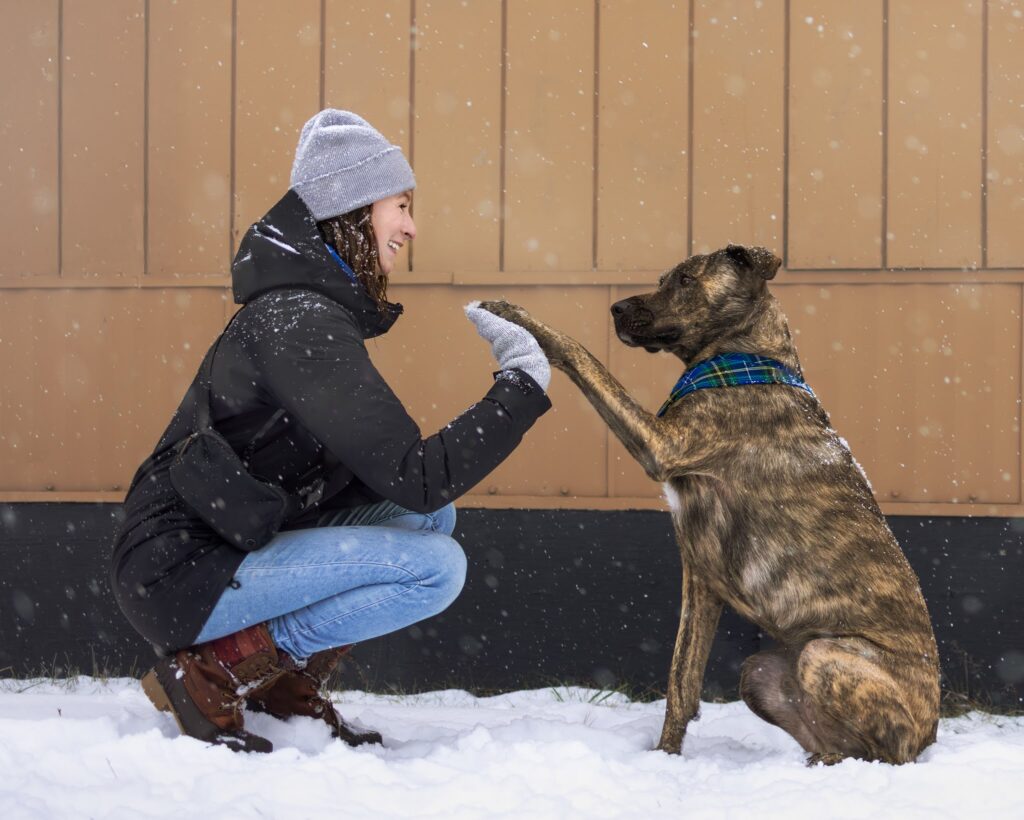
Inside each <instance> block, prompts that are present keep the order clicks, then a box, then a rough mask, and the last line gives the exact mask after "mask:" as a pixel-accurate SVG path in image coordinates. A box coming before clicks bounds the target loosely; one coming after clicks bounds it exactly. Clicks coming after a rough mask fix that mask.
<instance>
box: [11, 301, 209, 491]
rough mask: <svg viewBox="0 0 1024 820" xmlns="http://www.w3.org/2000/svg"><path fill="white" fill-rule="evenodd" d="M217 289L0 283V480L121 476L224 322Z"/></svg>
mask: <svg viewBox="0 0 1024 820" xmlns="http://www.w3.org/2000/svg"><path fill="white" fill-rule="evenodd" d="M223 299H224V294H223V293H222V292H221V291H220V290H219V289H184V288H174V289H168V290H160V289H156V288H142V289H136V288H119V289H114V290H108V289H99V288H88V289H85V288H78V289H73V290H10V291H7V292H5V294H4V299H2V300H0V327H3V328H4V329H5V332H4V333H3V334H2V335H0V380H2V382H3V384H5V385H8V386H9V387H10V388H11V389H10V390H6V391H3V392H0V430H2V431H3V434H2V435H0V464H4V465H5V468H6V467H7V465H10V467H9V468H7V469H4V470H2V471H0V490H15V491H42V490H47V489H54V490H56V491H67V492H75V491H103V490H108V491H109V490H114V489H115V488H116V489H125V488H127V485H128V482H129V481H130V480H131V478H132V475H133V474H134V473H135V470H136V468H137V467H138V466H139V464H140V463H141V462H142V460H143V458H145V457H146V456H147V455H148V454H149V453H150V452H151V451H152V449H153V446H154V445H155V444H156V442H157V439H158V438H159V436H160V434H161V433H162V432H163V430H164V427H165V426H166V425H167V423H168V422H169V421H170V418H171V413H172V412H173V410H174V408H175V407H176V406H177V405H178V403H179V402H180V401H181V398H182V396H183V395H184V393H185V390H186V389H187V388H188V385H189V383H190V382H191V381H192V378H193V377H194V376H195V373H196V369H197V368H198V366H199V362H200V360H201V359H202V356H203V354H205V352H206V350H207V348H208V346H209V345H210V343H211V342H212V341H213V338H214V337H215V336H216V334H217V332H219V330H220V329H221V328H222V327H223V321H222V313H221V311H222V304H223ZM41 339H46V340H48V342H47V343H46V344H40V343H39V340H41Z"/></svg>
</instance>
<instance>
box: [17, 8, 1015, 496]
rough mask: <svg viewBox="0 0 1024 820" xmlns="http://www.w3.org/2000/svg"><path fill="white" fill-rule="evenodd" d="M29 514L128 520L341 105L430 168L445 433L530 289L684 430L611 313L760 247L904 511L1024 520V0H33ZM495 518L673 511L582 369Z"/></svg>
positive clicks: (423, 407) (24, 235)
mask: <svg viewBox="0 0 1024 820" xmlns="http://www.w3.org/2000/svg"><path fill="white" fill-rule="evenodd" d="M0 19H2V20H3V27H2V33H0V38H2V48H0V76H3V77H4V82H3V83H2V84H0V158H2V162H0V240H2V253H0V500H8V501H9V500H27V501H32V500H97V499H99V500H117V499H120V498H121V497H122V495H123V491H124V489H125V487H126V486H127V483H128V481H129V480H130V478H131V476H132V473H133V472H134V469H135V467H136V466H137V464H138V463H139V462H140V461H141V460H142V458H143V457H144V456H146V455H147V454H148V453H149V451H150V450H151V448H152V446H153V444H154V443H155V441H156V439H157V437H158V436H159V434H160V433H161V431H162V430H163V427H164V425H165V423H166V422H167V420H168V418H169V416H170V413H171V411H172V409H173V408H174V406H175V405H176V403H177V402H178V400H179V399H180V397H181V395H182V393H183V391H184V389H185V387H186V386H187V384H188V382H189V381H190V380H191V378H192V376H193V374H194V372H195V368H196V367H197V365H198V362H199V360H200V358H201V356H202V354H203V353H204V351H205V350H206V348H207V346H208V345H209V343H210V342H211V340H212V339H213V338H214V337H215V335H216V334H217V332H218V331H219V330H220V328H221V327H222V326H223V324H224V322H225V319H226V317H227V316H228V315H229V314H230V311H231V310H232V305H231V303H230V291H229V289H228V286H229V278H228V276H227V271H228V265H229V262H230V259H231V256H232V252H233V249H234V248H235V246H236V243H237V240H238V238H239V237H240V235H241V233H242V232H244V230H245V229H246V227H247V226H248V225H249V224H250V223H251V222H253V221H254V220H256V219H257V218H258V217H259V216H260V215H261V214H262V213H263V212H264V211H265V210H266V209H267V208H269V206H270V205H272V204H273V203H274V202H275V201H276V200H277V199H278V198H279V197H280V196H281V194H282V193H283V192H284V190H285V188H286V186H287V184H288V174H289V169H290V164H291V156H292V151H293V149H294V144H295V140H296V137H297V134H298V131H299V129H300V127H301V125H302V123H303V122H304V121H305V120H306V119H307V118H308V117H309V116H311V115H312V114H313V113H315V112H316V111H317V110H318V109H319V108H320V107H322V106H324V105H331V106H335V107H343V108H350V109H353V110H355V111H358V112H360V113H362V114H363V115H364V116H366V117H367V118H368V119H369V120H370V121H371V122H373V123H374V124H375V125H377V127H378V128H380V129H381V130H382V131H383V132H384V133H385V134H387V135H388V136H389V137H390V138H391V139H392V140H393V141H396V142H398V143H400V144H402V145H403V146H404V148H405V149H406V151H407V153H408V155H409V157H410V159H411V161H412V163H413V165H414V167H415V169H416V173H417V178H418V183H419V185H418V188H417V192H416V202H415V208H414V210H415V217H416V220H417V224H418V227H419V232H420V233H419V237H418V238H417V239H416V241H415V242H414V243H413V247H412V250H411V258H410V259H409V260H408V264H407V265H406V264H404V265H403V270H402V271H400V272H398V273H396V275H395V276H394V278H393V281H394V287H393V293H394V294H396V295H397V297H398V298H399V299H400V300H402V301H404V302H405V303H406V307H407V314H406V316H405V317H403V319H402V320H401V322H399V324H398V325H397V326H396V328H395V329H394V331H393V332H392V333H390V334H389V335H388V336H387V337H385V338H383V339H382V340H380V341H378V342H374V343H371V352H372V355H373V356H374V358H375V359H376V360H377V361H378V364H379V366H380V368H381V369H382V371H383V372H384V373H385V374H386V375H387V376H388V377H389V379H390V380H391V381H392V383H393V385H394V386H395V388H396V390H397V391H398V393H399V395H400V396H401V397H402V398H403V399H404V400H405V401H406V403H407V405H408V406H409V408H410V410H411V412H412V413H413V415H414V416H415V417H417V418H418V420H419V421H420V422H421V424H422V427H423V430H424V432H425V433H430V432H433V431H434V430H435V429H437V428H438V427H440V426H441V425H443V424H444V423H446V422H447V421H448V420H449V419H450V418H452V417H453V416H455V415H456V414H457V413H458V412H460V411H461V410H462V409H463V408H464V407H465V406H467V405H468V404H469V403H471V402H472V401H474V400H476V399H477V398H479V396H480V395H482V393H483V392H484V391H485V390H486V389H487V386H488V384H489V382H490V375H489V374H490V371H491V369H492V363H491V361H490V357H489V352H488V350H487V347H486V345H484V344H483V343H482V342H481V341H480V340H479V339H478V338H477V337H476V335H475V332H474V331H473V329H472V327H471V326H470V325H469V324H468V323H467V322H466V321H465V319H464V318H463V316H462V313H461V305H463V304H464V303H465V302H467V301H469V300H470V299H477V298H488V297H494V296H499V295H501V296H504V297H506V298H509V299H512V300H515V301H517V302H520V303H521V304H523V305H525V306H527V307H528V308H530V309H531V310H532V311H533V312H534V313H536V314H537V315H538V316H539V317H541V318H543V319H545V320H547V321H549V322H550V323H551V324H553V325H555V326H557V327H559V328H561V329H564V330H566V331H568V332H570V333H572V334H574V335H576V336H577V337H578V338H579V339H581V340H582V341H583V342H584V343H585V344H586V345H587V346H588V347H590V349H591V350H593V351H594V352H595V353H596V355H598V357H599V358H601V359H602V360H605V361H607V362H609V363H610V365H611V367H612V369H613V371H614V372H615V373H616V374H618V375H619V376H620V377H621V378H622V379H623V381H624V382H625V383H626V384H627V385H628V386H629V387H630V388H631V389H632V390H633V391H634V392H635V393H636V395H638V396H639V397H640V398H641V399H642V401H643V402H644V403H645V404H646V405H647V406H648V407H650V408H652V409H654V408H656V407H657V406H658V404H660V402H661V400H662V398H663V396H664V395H665V394H666V392H667V391H668V389H669V388H670V386H671V385H672V383H673V382H674V380H675V378H676V377H677V375H678V373H677V370H678V368H677V366H676V364H675V363H674V362H675V360H673V359H670V358H668V357H665V356H650V355H648V354H645V353H643V352H639V351H636V350H630V349H627V348H625V347H623V346H622V345H620V344H619V343H618V342H617V341H615V340H614V337H613V336H612V335H611V334H610V327H611V324H610V321H609V316H608V307H609V305H610V304H611V303H612V302H614V301H616V300H618V299H620V298H623V297H624V296H626V295H628V294H631V293H635V292H640V291H642V290H644V289H646V288H648V287H649V286H650V285H651V284H652V283H653V282H654V280H655V278H656V276H657V274H658V273H659V272H660V271H661V270H663V269H665V268H667V267H669V266H671V265H673V264H674V263H675V262H677V261H678V260H680V259H681V258H683V257H685V256H686V255H688V254H689V253H691V252H702V251H706V250H710V249H714V248H716V247H719V246H721V245H722V244H724V243H726V242H727V241H734V242H742V243H747V244H763V245H766V246H768V247H770V248H772V249H774V250H775V251H776V252H778V253H779V254H780V255H782V256H783V257H784V259H785V269H784V270H783V271H781V272H780V274H779V276H778V278H777V279H776V280H775V282H774V283H773V289H774V291H775V293H776V294H777V295H778V296H779V297H780V299H781V300H782V302H783V303H784V306H785V308H786V310H787V312H788V315H789V319H790V323H791V326H792V328H793V330H794V332H795V334H796V339H797V342H798V347H799V352H800V355H801V357H802V360H803V362H804V365H805V369H806V371H807V374H808V379H809V381H810V383H811V384H812V386H813V387H814V388H815V390H816V392H817V393H818V394H819V396H820V397H821V398H822V399H823V401H824V403H825V405H826V407H827V408H828V409H829V410H830V412H831V414H832V417H833V422H834V424H835V426H836V427H837V428H838V429H839V430H840V432H841V433H842V434H844V435H845V437H846V438H847V439H848V440H849V441H850V443H851V445H852V447H853V450H854V453H855V455H856V456H857V457H858V459H859V460H860V461H861V463H862V464H863V465H864V466H865V468H866V470H867V472H868V475H869V476H870V477H871V479H872V481H873V484H874V488H875V491H876V494H877V495H878V497H879V499H880V500H881V501H882V502H883V507H884V509H885V510H886V511H887V512H890V513H914V514H920V513H935V514H968V513H970V514H979V515H1012V516H1022V515H1024V503H1022V474H1021V423H1020V422H1021V409H1020V401H1021V379H1022V367H1024V366H1022V360H1021V337H1022V319H1021V316H1022V287H1024V222H1022V220H1024V82H1022V76H1021V75H1022V71H1024V2H1022V0H1012V2H1011V1H1010V0H988V2H985V0H857V2H848V0H788V1H787V0H691V1H690V2H686V0H676V2H669V0H600V2H594V1H593V0H590V2H582V0H579V1H574V0H505V1H504V2H501V1H500V0H471V1H470V2H460V0H290V1H289V2H287V3H282V2H277V0H177V2H171V0H148V1H147V0H94V1H93V2H89V0H63V1H62V2H61V1H59V0H0ZM551 396H552V398H553V401H554V404H555V409H554V410H553V411H552V412H551V413H549V414H548V415H547V416H546V417H545V418H544V419H542V420H541V422H540V423H539V424H538V425H537V426H536V428H535V429H534V430H533V431H531V433H530V434H529V436H528V437H527V439H526V441H525V442H524V444H523V446H522V447H521V448H520V449H519V450H517V451H516V453H515V454H514V455H513V456H512V457H511V458H510V459H509V460H508V462H506V464H504V465H503V466H502V467H501V468H500V469H499V470H498V471H497V472H495V473H494V474H493V476H492V477H490V478H489V479H488V480H486V481H485V482H484V483H483V484H482V485H481V486H480V487H478V488H476V490H475V491H474V493H473V495H471V496H470V497H468V498H467V499H465V503H466V504H478V505H492V506H499V505H523V506H532V507H543V506H573V507H593V508H618V507H637V506H640V507H657V506H659V505H661V504H662V501H661V500H660V499H659V493H660V488H659V487H657V486H656V485H654V484H652V483H651V482H649V481H648V480H647V479H646V478H645V477H644V476H643V475H642V474H641V472H640V470H639V469H638V468H637V467H636V465H634V464H633V463H632V462H631V461H630V459H629V457H628V456H627V455H626V454H625V452H624V451H623V449H622V448H621V447H620V446H619V445H618V443H617V442H615V441H614V440H612V439H610V437H609V434H608V432H607V430H606V429H605V428H604V426H603V424H602V423H601V422H600V421H599V420H598V418H597V416H596V414H595V413H594V412H593V411H592V410H591V409H590V407H589V406H588V405H587V404H586V403H585V401H584V400H583V399H582V398H581V397H580V396H579V395H578V393H577V392H576V391H575V389H574V388H572V386H571V385H570V384H569V383H568V381H567V380H565V379H564V378H563V377H562V376H561V375H556V376H555V378H554V381H553V383H552V387H551Z"/></svg>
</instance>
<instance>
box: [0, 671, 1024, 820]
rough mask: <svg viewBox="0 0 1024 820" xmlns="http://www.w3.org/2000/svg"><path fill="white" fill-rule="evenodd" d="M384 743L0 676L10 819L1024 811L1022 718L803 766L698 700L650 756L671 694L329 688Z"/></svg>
mask: <svg viewBox="0 0 1024 820" xmlns="http://www.w3.org/2000/svg"><path fill="white" fill-rule="evenodd" d="M337 702H338V704H339V706H340V708H341V711H342V714H344V715H345V716H346V717H347V718H349V719H352V720H354V721H355V722H358V723H361V724H363V725H365V726H372V727H374V728H376V729H379V730H380V731H381V733H382V734H383V735H384V738H385V745H384V747H383V748H381V747H380V746H375V747H362V748H359V749H350V748H349V747H347V746H345V745H344V744H342V743H340V742H335V741H332V740H331V739H330V738H329V736H328V733H327V729H326V727H325V726H323V725H322V724H319V723H316V722H314V721H312V720H309V719H304V718H298V719H293V720H292V721H290V722H288V723H284V722H281V721H277V720H274V719H273V718H270V717H267V716H264V715H249V716H248V717H247V724H248V725H249V727H250V728H251V729H253V730H254V731H256V732H258V733H260V734H262V735H264V736H265V737H267V738H269V739H270V740H272V741H273V742H274V744H275V747H276V751H275V752H274V753H273V754H270V755H244V754H234V753H232V752H230V751H228V750H226V749H223V748H214V747H210V746H207V745H205V744H202V743H199V742H198V741H195V740H192V739H190V738H182V737H179V734H178V729H177V726H176V725H175V724H174V722H173V720H172V719H171V718H170V717H169V716H168V715H165V714H162V713H158V712H156V711H155V710H154V709H153V708H152V707H151V706H150V704H149V702H148V701H147V700H146V698H145V696H144V695H143V694H142V692H141V690H140V689H139V686H138V684H137V683H136V682H135V681H132V680H127V679H121V680H114V681H111V682H108V683H103V682H99V681H95V680H92V679H89V678H80V679H78V681H77V682H75V683H73V684H64V683H62V682H57V683H46V682H41V683H33V682H28V681H14V680H8V681H0V818H4V819H5V820H20V818H53V817H104V818H122V817H123V818H137V817H165V816H172V817H178V818H184V817H191V816H197V815H199V816H209V817H225V818H234V817H280V818H293V817H295V818H307V817H308V818H325V817H346V818H349V817H375V818H376V817H441V818H457V817H529V818H547V817H552V818H556V817H557V818H562V817H586V818H592V817H594V818H597V817H638V818H639V817H642V818H648V817H687V818H693V817H715V818H721V817H736V818H747V817H785V818H794V817H798V818H799V817H809V818H810V817H814V818H823V817H824V818H828V817H871V818H878V817H899V818H929V820H933V819H934V818H939V817H979V818H986V819H987V820H993V819H994V818H1004V817H1024V718H1017V717H1014V718H1009V717H998V716H996V717H994V716H989V715H983V714H978V713H975V714H972V715H968V716H966V717H961V718H955V719H948V720H944V721H943V722H942V724H941V727H940V729H939V739H938V742H937V743H936V744H935V745H934V746H932V747H931V748H929V749H928V750H927V751H926V752H925V753H924V754H923V755H922V757H921V758H920V760H919V761H918V762H917V763H916V764H913V765H908V766H902V767H893V766H887V765H883V764H879V763H864V762H861V761H854V760H848V761H845V762H843V763H841V764H839V765H837V766H834V767H831V768H822V767H817V768H811V769H809V768H807V767H806V766H805V765H804V754H803V752H802V751H801V750H800V748H799V747H798V746H797V745H796V743H795V742H794V741H793V740H791V739H790V738H789V736H788V735H786V734H785V733H783V732H782V731H780V730H778V729H776V728H774V727H772V726H769V725H768V724H766V723H763V722H762V721H760V720H759V719H758V718H756V717H754V715H753V714H751V713H750V712H749V711H748V710H747V708H746V706H744V705H743V704H742V703H730V704H724V705H720V704H705V705H704V708H703V714H702V717H701V719H700V720H699V721H697V722H696V723H694V724H692V725H691V727H690V731H689V733H688V735H687V738H686V742H685V744H684V748H683V753H682V755H680V756H670V755H666V754H662V753H661V752H654V751H650V749H651V747H652V746H653V744H654V743H655V741H656V739H657V736H658V733H659V731H660V729H661V720H662V714H663V712H664V702H663V701H662V702H658V703H633V702H630V701H629V700H627V699H626V698H624V697H622V696H620V695H617V694H608V693H600V692H594V691H590V690H584V689H558V690H553V689H543V690H536V691H527V692H516V693H512V694H508V695H501V696H497V697H490V698H476V697H473V696H472V695H469V694H467V693H465V692H459V691H446V692H434V693H430V694H423V695H410V696H402V697H395V696H382V695H368V694H362V693H345V694H340V695H338V696H337Z"/></svg>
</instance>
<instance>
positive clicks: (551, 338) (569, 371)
mask: <svg viewBox="0 0 1024 820" xmlns="http://www.w3.org/2000/svg"><path fill="white" fill-rule="evenodd" d="M480 307H482V308H484V309H485V310H489V311H490V312H491V313H494V314H496V315H498V316H500V317H501V318H503V319H507V320H508V321H510V322H514V323H515V324H517V325H519V326H520V327H523V328H525V329H526V330H528V331H530V333H532V334H533V336H534V338H535V339H536V340H537V342H538V344H540V346H541V349H542V350H543V351H544V354H545V355H546V356H547V357H548V360H549V361H550V362H551V365H552V367H556V368H558V369H559V370H561V371H562V372H563V373H565V374H566V375H567V376H568V377H569V378H570V379H572V381H573V382H574V383H575V385H576V386H577V387H578V388H579V389H580V391H582V393H583V395H585V396H586V397H587V399H588V400H589V401H590V403H591V404H592V405H593V406H594V408H595V409H596V410H597V412H598V414H599V415H600V416H601V418H602V419H604V422H605V424H607V425H608V427H609V428H610V429H611V431H612V432H613V433H615V435H616V436H617V437H618V439H619V441H621V442H622V443H623V445H624V446H625V448H626V449H627V450H628V451H629V454H630V455H631V456H633V458H635V459H636V460H637V461H638V462H639V463H640V466H641V467H643V468H644V471H645V472H646V473H647V475H648V476H649V477H650V478H652V479H653V480H654V481H664V480H665V479H666V478H668V471H669V468H670V467H671V466H676V467H678V466H679V454H680V442H679V440H678V436H677V438H676V440H675V441H674V442H671V443H669V442H667V441H666V432H665V429H664V425H663V424H662V422H661V420H660V419H658V418H657V417H656V416H654V415H653V414H652V413H649V412H648V411H647V410H645V409H644V408H643V407H641V406H640V405H639V404H637V403H636V401H634V400H633V398H632V397H631V396H630V395H629V393H627V392H626V388H624V387H623V386H622V384H621V383H620V382H619V381H618V379H616V378H615V377H614V376H613V375H612V374H611V373H609V372H608V368H606V367H605V366H604V365H603V364H601V362H599V361H598V360H597V359H596V358H595V357H594V356H593V354H592V353H591V352H590V351H589V350H587V349H586V348H585V347H584V346H583V345H581V344H580V343H579V342H577V341H576V340H575V339H573V338H572V337H571V336H567V335H566V334H564V333H560V332H559V331H557V330H553V329H552V328H550V327H548V326H547V325H545V324H544V323H543V322H539V321H537V320H536V319H534V318H533V316H531V315H530V314H529V313H527V312H526V311H525V310H523V308H521V307H519V306H517V305H512V304H509V303H508V302H503V301H494V302H481V304H480ZM669 453H673V454H674V455H673V457H672V459H671V463H670V461H669V459H668V458H667V456H668V454H669Z"/></svg>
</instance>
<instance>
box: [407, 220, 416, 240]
mask: <svg viewBox="0 0 1024 820" xmlns="http://www.w3.org/2000/svg"><path fill="white" fill-rule="evenodd" d="M405 235H406V236H407V237H409V239H415V238H416V223H415V222H413V221H412V217H411V216H410V217H409V221H408V224H407V225H406V226H405Z"/></svg>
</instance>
